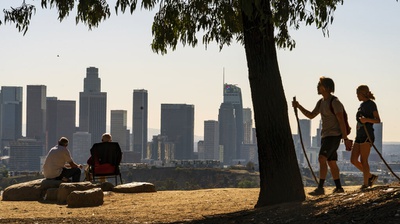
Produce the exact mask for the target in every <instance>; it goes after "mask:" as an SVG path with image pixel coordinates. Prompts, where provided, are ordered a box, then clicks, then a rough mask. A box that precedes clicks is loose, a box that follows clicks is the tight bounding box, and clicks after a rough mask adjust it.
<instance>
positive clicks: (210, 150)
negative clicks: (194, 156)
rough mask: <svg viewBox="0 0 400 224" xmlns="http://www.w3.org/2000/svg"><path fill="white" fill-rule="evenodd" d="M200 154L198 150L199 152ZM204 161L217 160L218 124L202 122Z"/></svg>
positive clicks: (211, 121)
mask: <svg viewBox="0 0 400 224" xmlns="http://www.w3.org/2000/svg"><path fill="white" fill-rule="evenodd" d="M199 154H200V150H199ZM204 159H206V160H219V159H220V158H219V123H218V121H215V120H207V121H204Z"/></svg>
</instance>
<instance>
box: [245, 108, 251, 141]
mask: <svg viewBox="0 0 400 224" xmlns="http://www.w3.org/2000/svg"><path fill="white" fill-rule="evenodd" d="M251 115H252V113H251V109H250V108H244V109H243V144H252V143H253V142H252V132H253V130H252V128H253V119H252V118H251Z"/></svg>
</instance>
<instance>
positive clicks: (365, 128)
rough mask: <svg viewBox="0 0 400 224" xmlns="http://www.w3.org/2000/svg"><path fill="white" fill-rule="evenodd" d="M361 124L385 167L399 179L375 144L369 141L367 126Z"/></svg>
mask: <svg viewBox="0 0 400 224" xmlns="http://www.w3.org/2000/svg"><path fill="white" fill-rule="evenodd" d="M363 126H364V130H365V133H367V138H368V140H369V142H371V144H372V146H373V147H374V149H375V151H376V153H378V155H379V157H381V159H382V161H383V163H385V165H386V167H387V168H388V169H389V170H390V172H392V174H393V176H395V177H396V178H397V179H398V180H399V181H400V178H399V177H398V176H397V175H396V173H395V172H393V170H392V168H391V167H390V166H389V164H387V162H386V160H385V159H384V158H383V156H382V154H381V153H380V152H379V150H378V149H377V148H376V146H375V144H374V143H373V142H372V141H371V137H370V136H369V132H368V130H367V127H366V126H365V124H363Z"/></svg>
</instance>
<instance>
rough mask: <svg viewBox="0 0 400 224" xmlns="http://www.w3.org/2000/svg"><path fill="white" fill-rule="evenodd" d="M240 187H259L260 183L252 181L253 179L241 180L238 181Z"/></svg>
mask: <svg viewBox="0 0 400 224" xmlns="http://www.w3.org/2000/svg"><path fill="white" fill-rule="evenodd" d="M237 187H239V188H255V187H259V184H258V183H257V182H256V181H252V180H247V179H246V180H241V181H240V182H239V183H238V186H237Z"/></svg>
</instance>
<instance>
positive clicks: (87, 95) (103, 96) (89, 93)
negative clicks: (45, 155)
mask: <svg viewBox="0 0 400 224" xmlns="http://www.w3.org/2000/svg"><path fill="white" fill-rule="evenodd" d="M106 123H107V93H105V92H101V80H100V78H99V72H98V68H95V67H89V68H87V69H86V78H84V86H83V92H80V93H79V131H82V132H89V133H90V134H91V136H92V139H91V143H92V144H93V143H96V142H100V141H101V136H102V135H103V134H104V133H105V132H106Z"/></svg>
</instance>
